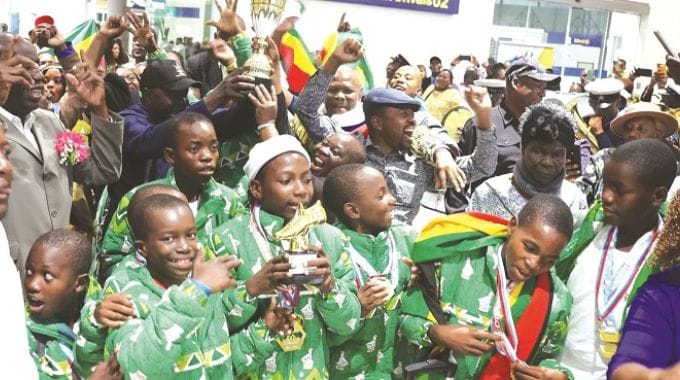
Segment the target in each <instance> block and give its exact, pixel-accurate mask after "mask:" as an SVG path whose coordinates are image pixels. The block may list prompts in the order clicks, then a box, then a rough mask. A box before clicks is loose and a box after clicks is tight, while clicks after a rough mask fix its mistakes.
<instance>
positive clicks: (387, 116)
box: [372, 106, 416, 151]
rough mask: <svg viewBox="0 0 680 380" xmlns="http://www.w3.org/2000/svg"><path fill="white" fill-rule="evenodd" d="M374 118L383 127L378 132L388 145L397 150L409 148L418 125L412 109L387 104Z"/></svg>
mask: <svg viewBox="0 0 680 380" xmlns="http://www.w3.org/2000/svg"><path fill="white" fill-rule="evenodd" d="M372 119H374V120H373V122H375V123H378V125H379V126H380V127H381V130H380V131H378V132H377V133H378V134H380V136H381V137H382V140H383V141H384V142H385V144H387V146H389V147H390V148H392V149H394V150H395V151H398V150H402V149H403V150H408V149H409V147H410V146H411V136H412V135H413V130H414V129H415V127H416V121H415V118H414V112H413V110H412V109H409V108H396V107H390V106H385V107H383V108H382V109H381V110H380V112H378V114H377V115H374V116H373V117H372Z"/></svg>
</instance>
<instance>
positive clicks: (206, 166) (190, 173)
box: [168, 122, 219, 183]
mask: <svg viewBox="0 0 680 380" xmlns="http://www.w3.org/2000/svg"><path fill="white" fill-rule="evenodd" d="M174 145H175V146H174V147H173V148H172V149H171V152H168V154H169V158H170V160H169V162H170V164H172V166H173V168H174V169H175V173H176V175H177V176H181V177H182V178H185V179H189V180H191V181H192V182H198V183H206V182H208V181H209V180H210V178H212V175H213V174H214V173H215V167H216V166H217V158H218V156H219V143H218V142H217V136H216V135H215V129H214V128H213V126H212V125H210V124H208V123H206V122H197V123H194V124H191V125H182V126H180V128H179V131H178V133H177V136H176V137H175V142H174Z"/></svg>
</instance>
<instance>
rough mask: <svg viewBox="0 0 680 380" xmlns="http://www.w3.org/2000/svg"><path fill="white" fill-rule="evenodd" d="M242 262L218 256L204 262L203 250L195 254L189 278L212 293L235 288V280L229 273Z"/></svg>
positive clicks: (230, 257) (232, 257)
mask: <svg viewBox="0 0 680 380" xmlns="http://www.w3.org/2000/svg"><path fill="white" fill-rule="evenodd" d="M242 263H243V262H242V261H241V260H239V259H237V258H235V257H234V256H231V255H228V256H218V257H216V258H214V259H212V260H210V261H205V255H204V254H203V248H200V249H199V250H198V252H197V253H196V258H195V259H194V265H193V267H192V270H191V273H192V274H191V277H192V278H193V279H195V280H197V281H200V282H202V283H204V284H205V285H207V286H208V287H209V288H210V290H211V291H212V292H213V293H217V292H221V291H223V290H224V289H227V288H235V287H236V280H234V276H233V274H232V272H231V270H232V269H234V268H236V267H238V266H239V265H241V264H242Z"/></svg>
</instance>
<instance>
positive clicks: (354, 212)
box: [345, 168, 397, 235]
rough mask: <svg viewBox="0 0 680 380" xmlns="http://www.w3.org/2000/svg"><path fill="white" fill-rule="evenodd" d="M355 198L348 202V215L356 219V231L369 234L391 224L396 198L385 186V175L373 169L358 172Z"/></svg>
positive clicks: (386, 227) (384, 228) (387, 227)
mask: <svg viewBox="0 0 680 380" xmlns="http://www.w3.org/2000/svg"><path fill="white" fill-rule="evenodd" d="M358 183H359V186H358V188H357V191H356V195H355V199H354V200H352V202H350V203H349V204H347V205H346V206H345V210H347V206H349V208H350V210H348V211H349V212H347V211H346V214H347V216H348V217H350V218H352V219H356V227H357V231H358V232H361V233H367V234H371V235H377V234H378V233H380V232H382V231H385V230H387V229H389V228H390V227H391V226H392V217H393V216H394V214H393V212H394V205H395V204H396V202H397V200H396V199H395V198H394V196H392V194H391V193H390V191H389V189H388V188H387V182H385V177H383V175H382V174H381V173H380V172H378V171H377V170H375V169H370V168H365V169H364V170H363V171H362V172H361V173H360V174H359V180H358Z"/></svg>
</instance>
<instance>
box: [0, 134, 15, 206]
mask: <svg viewBox="0 0 680 380" xmlns="http://www.w3.org/2000/svg"><path fill="white" fill-rule="evenodd" d="M0 127H2V128H3V130H2V131H0V218H2V217H3V216H5V213H7V203H8V201H9V196H10V194H11V193H12V176H13V174H14V170H13V167H12V162H11V161H10V159H9V153H10V149H11V147H10V144H9V140H7V136H6V134H5V131H4V126H3V125H2V123H0Z"/></svg>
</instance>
